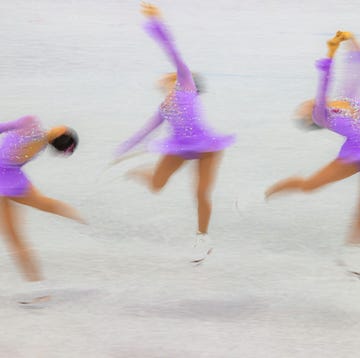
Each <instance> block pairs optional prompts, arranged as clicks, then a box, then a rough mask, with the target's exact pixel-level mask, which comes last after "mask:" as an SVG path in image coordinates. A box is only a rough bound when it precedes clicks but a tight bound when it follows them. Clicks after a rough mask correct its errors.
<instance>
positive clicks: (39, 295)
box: [17, 281, 51, 308]
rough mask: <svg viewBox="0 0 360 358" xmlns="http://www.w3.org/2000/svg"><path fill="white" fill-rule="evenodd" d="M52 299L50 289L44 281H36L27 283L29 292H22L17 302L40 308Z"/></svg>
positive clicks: (25, 305)
mask: <svg viewBox="0 0 360 358" xmlns="http://www.w3.org/2000/svg"><path fill="white" fill-rule="evenodd" d="M50 300H51V295H50V292H49V289H48V288H47V287H46V285H45V283H44V282H43V281H35V282H30V283H28V284H27V293H26V294H22V295H21V297H19V298H18V299H17V302H18V303H19V304H20V305H22V306H24V307H32V308H35V307H37V308H39V307H43V305H44V304H46V303H48V302H49V301H50Z"/></svg>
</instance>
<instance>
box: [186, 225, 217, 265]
mask: <svg viewBox="0 0 360 358" xmlns="http://www.w3.org/2000/svg"><path fill="white" fill-rule="evenodd" d="M212 249H213V248H212V244H211V240H210V237H209V235H208V234H206V233H201V232H198V233H197V234H196V237H195V243H194V245H193V247H192V255H191V260H190V262H192V263H195V264H197V263H200V262H202V261H204V260H205V259H206V257H207V256H208V255H210V254H211V251H212Z"/></svg>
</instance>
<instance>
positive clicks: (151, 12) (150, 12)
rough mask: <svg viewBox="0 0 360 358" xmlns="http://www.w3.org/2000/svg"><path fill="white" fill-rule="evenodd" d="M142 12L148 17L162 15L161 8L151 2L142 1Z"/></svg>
mask: <svg viewBox="0 0 360 358" xmlns="http://www.w3.org/2000/svg"><path fill="white" fill-rule="evenodd" d="M140 6H141V12H142V13H143V14H144V15H145V16H147V17H160V16H161V14H160V10H159V9H158V8H157V7H156V6H155V5H152V4H150V3H146V2H142V3H141V5H140Z"/></svg>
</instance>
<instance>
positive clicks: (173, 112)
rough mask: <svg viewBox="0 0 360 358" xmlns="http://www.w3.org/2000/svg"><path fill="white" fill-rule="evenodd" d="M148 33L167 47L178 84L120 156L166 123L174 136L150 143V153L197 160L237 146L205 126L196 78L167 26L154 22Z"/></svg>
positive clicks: (120, 147) (152, 20)
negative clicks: (207, 154) (205, 155)
mask: <svg viewBox="0 0 360 358" xmlns="http://www.w3.org/2000/svg"><path fill="white" fill-rule="evenodd" d="M145 29H146V31H147V32H148V33H149V34H150V35H151V36H152V37H153V38H154V39H155V40H156V41H157V42H158V43H159V44H160V45H161V46H162V47H163V49H164V50H165V52H166V53H167V54H168V56H169V58H170V60H171V61H172V62H173V63H174V65H175V66H176V69H177V80H176V84H175V87H174V89H173V90H172V91H171V92H170V94H169V95H168V96H167V97H166V99H165V101H164V102H163V103H162V104H161V105H160V108H159V110H158V111H157V113H156V114H155V115H154V116H153V117H152V118H151V119H150V121H149V122H148V124H147V125H146V126H145V127H144V128H143V129H142V130H141V131H139V132H138V133H136V134H135V135H134V136H133V137H131V138H130V139H129V140H127V141H126V142H124V143H123V144H121V145H120V146H119V148H118V149H117V155H118V156H120V155H122V154H124V153H126V152H128V151H129V150H131V149H133V148H134V147H135V146H136V145H137V144H139V143H140V142H142V140H143V139H144V138H145V137H146V136H147V135H148V134H150V133H151V132H152V131H154V129H156V128H157V127H158V126H159V125H160V124H161V123H162V122H163V121H164V120H167V121H168V123H169V124H170V127H171V135H170V137H168V138H166V139H161V140H154V141H152V142H150V143H149V144H148V150H149V151H153V152H160V153H162V154H167V155H177V156H181V157H183V158H185V159H196V158H199V154H200V153H205V152H217V151H221V150H223V149H225V148H226V147H228V146H230V145H231V144H232V143H234V141H235V136H234V135H221V134H218V133H216V132H215V131H214V130H213V129H211V128H210V127H209V126H208V125H207V124H206V123H205V121H204V117H203V114H202V110H201V103H200V99H199V95H198V91H197V88H196V86H195V83H194V80H193V77H192V74H191V72H190V70H189V68H188V67H187V66H186V64H185V63H184V62H183V60H182V58H181V56H180V54H179V53H178V51H177V49H176V47H175V44H174V41H173V39H172V38H171V36H170V34H169V32H168V30H167V29H166V27H165V25H164V24H163V23H162V22H160V20H158V19H151V20H149V21H148V22H147V23H146V24H145Z"/></svg>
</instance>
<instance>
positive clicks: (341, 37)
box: [327, 31, 354, 50]
mask: <svg viewBox="0 0 360 358" xmlns="http://www.w3.org/2000/svg"><path fill="white" fill-rule="evenodd" d="M353 37H354V36H353V34H352V33H351V32H348V31H337V33H336V34H335V36H334V37H333V38H332V39H330V40H329V41H328V42H327V45H328V48H329V50H330V49H333V48H337V47H338V46H339V45H340V42H343V41H346V40H350V39H352V38H353Z"/></svg>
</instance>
